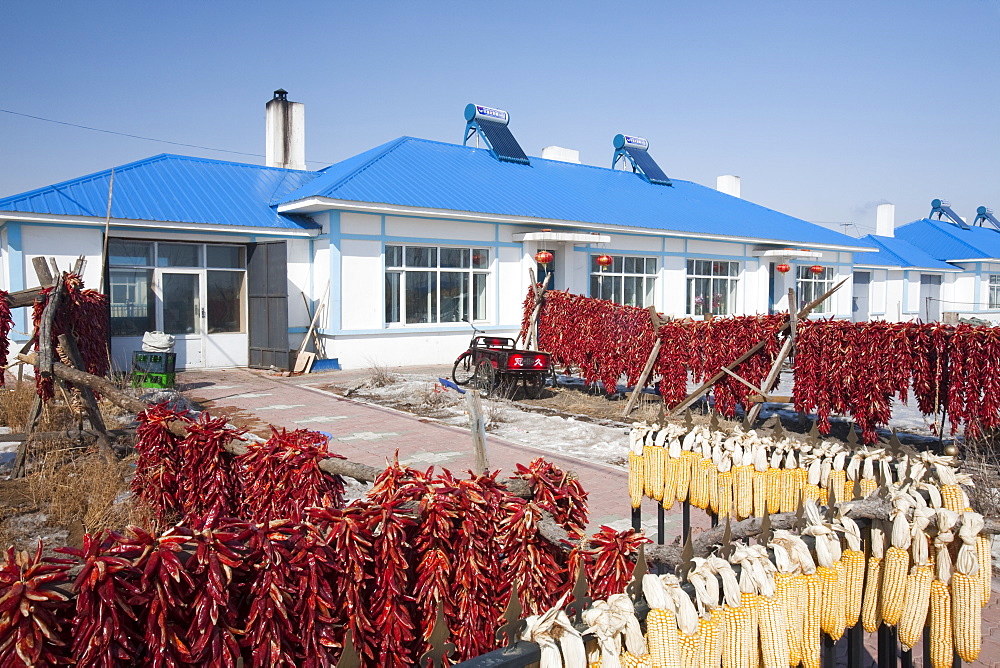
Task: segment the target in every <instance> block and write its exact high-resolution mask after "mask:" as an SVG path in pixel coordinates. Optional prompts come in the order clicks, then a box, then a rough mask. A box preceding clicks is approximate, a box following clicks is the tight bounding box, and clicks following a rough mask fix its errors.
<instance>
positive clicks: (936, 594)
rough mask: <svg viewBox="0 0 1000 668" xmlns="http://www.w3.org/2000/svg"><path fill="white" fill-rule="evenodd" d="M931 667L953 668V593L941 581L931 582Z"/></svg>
mask: <svg viewBox="0 0 1000 668" xmlns="http://www.w3.org/2000/svg"><path fill="white" fill-rule="evenodd" d="M930 607H931V609H930V617H931V621H930V626H931V657H930V658H931V666H933V668H951V666H952V661H953V659H954V654H955V652H954V645H953V644H952V638H951V592H949V591H948V585H946V584H945V583H944V582H941V580H938V579H934V581H932V582H931V606H930Z"/></svg>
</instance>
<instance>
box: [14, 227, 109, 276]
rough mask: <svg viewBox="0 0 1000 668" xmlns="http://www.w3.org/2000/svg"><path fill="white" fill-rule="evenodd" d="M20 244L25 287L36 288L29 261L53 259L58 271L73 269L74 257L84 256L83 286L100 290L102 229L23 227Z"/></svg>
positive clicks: (33, 272) (102, 249) (33, 273)
mask: <svg viewBox="0 0 1000 668" xmlns="http://www.w3.org/2000/svg"><path fill="white" fill-rule="evenodd" d="M21 244H22V246H21V247H22V251H23V258H24V266H23V268H22V269H23V271H24V287H25V288H33V287H36V286H37V285H38V277H37V276H36V275H35V269H34V267H33V266H32V264H31V262H32V260H33V259H34V258H36V257H44V258H46V259H48V258H55V260H56V263H57V264H58V265H59V269H60V270H61V271H66V270H69V269H72V268H73V265H74V264H75V263H76V258H77V257H79V256H80V255H83V256H85V257H86V258H87V266H86V268H84V270H83V284H84V286H85V287H88V288H93V289H95V290H103V288H104V285H103V282H102V281H101V268H102V264H103V260H102V258H103V254H104V230H103V229H99V228H94V229H88V228H82V227H65V226H59V227H56V226H53V225H22V226H21Z"/></svg>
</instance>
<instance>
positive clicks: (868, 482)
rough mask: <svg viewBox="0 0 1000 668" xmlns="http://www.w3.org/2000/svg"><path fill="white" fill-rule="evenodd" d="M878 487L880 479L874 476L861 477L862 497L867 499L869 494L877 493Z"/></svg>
mask: <svg viewBox="0 0 1000 668" xmlns="http://www.w3.org/2000/svg"><path fill="white" fill-rule="evenodd" d="M876 489H878V481H876V480H875V479H874V478H862V479H861V498H863V499H867V498H868V497H869V496H871V495H872V494H874V493H875V490H876Z"/></svg>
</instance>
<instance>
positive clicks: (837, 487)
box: [823, 469, 853, 503]
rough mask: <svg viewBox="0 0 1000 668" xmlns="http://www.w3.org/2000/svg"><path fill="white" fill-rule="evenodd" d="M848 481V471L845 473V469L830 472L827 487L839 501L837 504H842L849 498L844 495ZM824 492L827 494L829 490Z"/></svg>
mask: <svg viewBox="0 0 1000 668" xmlns="http://www.w3.org/2000/svg"><path fill="white" fill-rule="evenodd" d="M846 481H847V471H844V470H843V469H833V470H832V471H830V479H829V480H827V483H826V485H827V489H833V495H834V497H835V498H836V499H837V503H840V502H841V501H843V500H844V499H846V498H847V496H845V495H844V483H845V482H846ZM852 484H853V483H852ZM823 491H824V492H827V490H823ZM827 493H829V492H827Z"/></svg>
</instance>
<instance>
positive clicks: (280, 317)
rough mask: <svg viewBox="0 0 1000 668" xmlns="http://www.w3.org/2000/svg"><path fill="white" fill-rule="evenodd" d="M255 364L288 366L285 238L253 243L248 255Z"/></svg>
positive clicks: (251, 355) (251, 353)
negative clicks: (283, 239)
mask: <svg viewBox="0 0 1000 668" xmlns="http://www.w3.org/2000/svg"><path fill="white" fill-rule="evenodd" d="M247 301H248V302H249V311H248V313H249V316H250V327H249V330H250V346H249V349H250V350H249V355H250V357H249V363H248V365H249V366H251V367H255V368H258V369H267V368H269V367H272V366H274V367H277V368H279V369H287V368H288V358H289V345H288V260H287V255H286V250H285V242H284V241H275V242H270V243H261V244H253V245H251V246H250V248H249V256H248V257H247Z"/></svg>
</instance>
